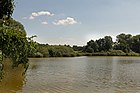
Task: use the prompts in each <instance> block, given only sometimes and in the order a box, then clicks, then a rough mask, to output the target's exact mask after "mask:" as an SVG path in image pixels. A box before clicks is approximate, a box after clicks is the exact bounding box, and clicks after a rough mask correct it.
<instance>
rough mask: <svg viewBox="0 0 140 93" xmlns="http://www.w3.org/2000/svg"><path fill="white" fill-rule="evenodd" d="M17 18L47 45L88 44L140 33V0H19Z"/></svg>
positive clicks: (14, 16)
mask: <svg viewBox="0 0 140 93" xmlns="http://www.w3.org/2000/svg"><path fill="white" fill-rule="evenodd" d="M15 6H16V7H15V10H14V13H13V18H14V19H16V20H17V21H19V22H21V23H22V24H23V25H24V27H25V30H26V32H27V36H32V35H37V37H36V38H35V39H34V40H35V41H37V42H39V43H45V44H50V45H54V44H57V45H59V44H62V45H64V44H68V45H82V46H83V45H86V43H87V42H88V41H89V40H91V39H92V40H96V39H99V38H103V37H104V36H112V38H113V40H115V37H116V36H117V35H119V34H120V33H126V34H132V35H137V34H139V33H140V0H15Z"/></svg>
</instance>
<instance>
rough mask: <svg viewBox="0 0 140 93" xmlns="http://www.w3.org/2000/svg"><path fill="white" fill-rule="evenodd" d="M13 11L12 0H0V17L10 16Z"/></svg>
mask: <svg viewBox="0 0 140 93" xmlns="http://www.w3.org/2000/svg"><path fill="white" fill-rule="evenodd" d="M13 11H14V0H0V19H2V18H3V17H6V18H10V16H11V15H12V13H13Z"/></svg>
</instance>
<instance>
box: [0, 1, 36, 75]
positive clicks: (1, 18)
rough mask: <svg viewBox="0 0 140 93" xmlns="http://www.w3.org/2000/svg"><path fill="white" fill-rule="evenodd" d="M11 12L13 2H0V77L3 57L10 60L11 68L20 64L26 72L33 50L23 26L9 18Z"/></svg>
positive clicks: (30, 40)
mask: <svg viewBox="0 0 140 93" xmlns="http://www.w3.org/2000/svg"><path fill="white" fill-rule="evenodd" d="M13 10H14V1H13V0H0V77H1V76H2V74H3V72H2V71H3V63H2V61H3V57H9V58H10V59H11V60H12V62H13V65H12V67H17V66H18V65H19V64H22V65H23V66H24V68H25V72H26V70H27V68H28V65H29V64H28V54H29V53H31V52H32V50H33V48H34V43H33V40H32V39H31V38H27V37H26V32H25V30H24V27H23V25H22V24H21V23H19V22H17V21H15V20H13V19H12V18H11V15H12V13H13Z"/></svg>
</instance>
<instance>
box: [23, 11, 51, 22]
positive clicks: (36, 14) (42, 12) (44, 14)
mask: <svg viewBox="0 0 140 93" xmlns="http://www.w3.org/2000/svg"><path fill="white" fill-rule="evenodd" d="M38 16H54V14H53V13H51V12H49V11H39V12H33V13H32V14H31V15H30V16H29V17H24V18H23V19H30V20H33V19H35V17H38Z"/></svg>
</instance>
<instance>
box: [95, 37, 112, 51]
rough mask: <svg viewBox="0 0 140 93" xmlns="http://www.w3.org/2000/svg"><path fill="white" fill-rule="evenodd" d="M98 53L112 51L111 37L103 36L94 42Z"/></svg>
mask: <svg viewBox="0 0 140 93" xmlns="http://www.w3.org/2000/svg"><path fill="white" fill-rule="evenodd" d="M96 42H97V44H98V46H99V51H100V52H101V51H109V50H110V49H112V45H113V41H112V37H111V36H105V37H104V38H100V39H99V40H96Z"/></svg>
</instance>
